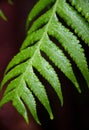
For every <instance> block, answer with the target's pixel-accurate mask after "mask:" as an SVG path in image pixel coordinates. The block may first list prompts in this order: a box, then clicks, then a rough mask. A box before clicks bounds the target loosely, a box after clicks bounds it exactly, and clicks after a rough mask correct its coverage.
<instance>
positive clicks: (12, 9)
mask: <svg viewBox="0 0 89 130" xmlns="http://www.w3.org/2000/svg"><path fill="white" fill-rule="evenodd" d="M35 3H36V0H15V1H14V5H9V4H8V3H7V0H0V9H2V10H3V11H4V13H5V15H6V16H7V19H8V21H7V22H5V21H3V20H2V19H1V18H0V82H1V80H2V78H3V73H4V70H5V68H6V66H7V64H8V62H9V61H10V60H11V59H12V57H13V56H14V55H15V54H16V53H17V52H18V51H19V48H20V46H21V44H22V42H23V40H24V38H25V20H26V17H27V14H28V12H29V10H31V8H32V7H33V5H34V4H35ZM83 46H84V48H85V52H86V56H87V60H88V62H89V58H88V56H89V48H88V47H87V46H85V45H83ZM74 69H75V71H76V75H77V77H78V80H79V83H80V85H81V89H82V93H81V94H79V93H78V92H77V91H76V89H75V88H74V86H73V85H72V84H71V83H70V81H69V80H67V79H66V77H65V76H64V75H63V74H62V73H60V78H61V83H62V91H63V96H64V106H63V107H61V106H60V102H59V100H58V98H57V96H56V94H55V92H54V91H53V90H52V89H50V87H49V89H47V91H48V95H49V98H50V101H51V106H52V109H53V113H54V117H55V118H54V120H53V121H51V120H50V119H49V116H48V114H47V112H46V111H45V110H44V108H43V107H42V105H41V104H40V103H39V101H38V100H37V108H38V115H39V118H40V120H41V123H42V126H39V125H37V124H36V122H35V121H34V119H33V118H32V116H31V114H30V113H29V119H30V123H29V125H27V124H26V123H25V121H24V120H23V118H22V117H21V116H20V115H19V114H18V112H17V111H16V110H15V108H13V107H12V105H11V103H8V104H6V105H4V107H3V108H2V109H1V110H0V130H48V129H53V130H80V129H84V130H89V90H88V88H87V87H86V83H85V81H84V79H83V77H82V76H81V74H80V73H78V70H77V68H76V67H74ZM65 81H66V82H65Z"/></svg>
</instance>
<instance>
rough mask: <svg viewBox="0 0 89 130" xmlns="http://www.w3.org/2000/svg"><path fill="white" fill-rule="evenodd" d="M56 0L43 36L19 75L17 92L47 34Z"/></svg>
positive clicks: (54, 10)
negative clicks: (23, 70)
mask: <svg viewBox="0 0 89 130" xmlns="http://www.w3.org/2000/svg"><path fill="white" fill-rule="evenodd" d="M58 1H59V0H56V2H55V4H54V6H53V11H52V15H51V16H50V19H49V21H48V23H47V25H46V28H45V31H44V33H43V36H42V38H41V39H40V40H39V42H38V46H37V48H36V50H35V52H34V54H33V56H32V57H31V58H30V59H29V60H28V61H27V62H28V65H27V68H26V70H25V72H24V73H23V74H22V75H21V79H20V82H19V85H18V87H17V88H16V91H17V93H18V89H19V86H20V85H21V82H22V81H23V80H24V77H25V75H26V74H27V72H28V70H29V66H32V63H33V60H34V59H35V56H37V55H38V54H39V49H40V46H41V44H42V43H43V41H44V38H45V36H46V34H47V32H48V28H49V26H50V24H51V21H52V19H53V17H54V14H55V12H56V8H57V4H58Z"/></svg>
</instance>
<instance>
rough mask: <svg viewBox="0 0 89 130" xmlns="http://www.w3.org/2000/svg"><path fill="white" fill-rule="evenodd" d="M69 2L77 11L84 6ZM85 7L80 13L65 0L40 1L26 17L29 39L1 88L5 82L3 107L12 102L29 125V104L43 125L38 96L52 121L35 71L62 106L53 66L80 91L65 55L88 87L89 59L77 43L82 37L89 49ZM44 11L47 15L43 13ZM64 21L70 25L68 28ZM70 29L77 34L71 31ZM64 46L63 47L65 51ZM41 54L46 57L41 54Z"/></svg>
mask: <svg viewBox="0 0 89 130" xmlns="http://www.w3.org/2000/svg"><path fill="white" fill-rule="evenodd" d="M69 1H70V2H71V3H72V4H73V6H75V7H76V9H78V4H79V3H80V5H81V2H80V1H79V2H76V0H74V1H72V0H69ZM85 7H86V4H85V5H84V6H82V5H81V11H79V9H78V10H75V9H74V8H73V7H72V6H71V5H70V4H68V3H67V2H66V1H65V0H49V1H48V0H39V1H38V2H37V4H36V5H35V6H34V8H33V9H32V11H31V12H30V14H29V16H28V18H27V23H26V29H27V30H28V31H27V36H26V38H25V40H24V42H23V44H22V46H21V48H20V52H19V53H18V54H17V55H16V56H15V57H14V58H13V59H12V61H11V62H10V63H9V65H8V66H7V69H6V71H5V75H4V78H3V81H2V83H1V89H2V88H3V86H4V85H5V84H6V83H8V86H7V88H6V90H5V92H4V95H3V98H2V100H1V101H0V107H2V106H3V105H4V104H5V103H7V102H9V101H12V104H13V106H14V107H15V108H16V109H17V111H18V112H19V113H20V114H21V115H22V116H23V117H24V119H25V120H26V122H27V123H28V120H29V119H28V115H27V110H26V107H25V105H26V106H27V107H28V108H29V110H30V112H31V113H32V115H33V117H34V118H35V120H36V121H37V122H38V123H39V124H40V121H39V118H38V115H37V110H36V101H35V97H37V98H38V100H39V101H40V102H41V104H42V105H43V106H44V107H45V109H46V110H47V111H48V113H49V115H50V118H51V119H53V114H52V110H51V106H50V102H49V99H48V96H47V92H46V90H45V86H44V85H43V83H42V81H41V80H40V78H39V76H38V75H37V74H36V72H35V71H34V70H35V69H36V71H37V72H38V73H39V74H40V75H41V76H42V78H43V79H45V80H46V81H47V82H48V83H49V84H50V86H51V87H52V88H53V90H54V91H55V92H56V94H57V95H58V97H59V99H60V102H61V105H63V96H62V91H61V83H60V79H59V77H58V75H57V72H56V70H55V67H54V66H56V67H57V68H58V69H60V70H61V71H62V72H63V73H64V75H65V76H66V77H67V78H68V79H69V80H70V81H71V82H72V83H73V86H75V87H76V88H77V90H78V91H79V92H81V90H80V87H79V83H78V81H77V79H76V76H75V74H74V72H73V68H72V63H71V60H70V59H69V58H68V57H67V56H66V54H65V52H66V53H68V54H69V55H70V57H71V58H72V60H73V61H74V62H75V64H76V66H77V67H78V68H79V69H80V71H81V74H82V75H83V77H84V78H85V80H86V83H87V85H88V87H89V69H88V64H87V59H86V57H85V53H84V49H83V47H82V45H81V42H80V41H79V40H78V38H79V37H80V38H81V39H82V40H83V41H84V43H86V45H88V46H89V23H88V15H87V14H88V13H89V11H88V9H85ZM43 11H45V12H44V13H43V14H41V13H42V12H43ZM79 12H80V13H79ZM39 14H40V16H39ZM82 15H84V16H85V18H84V17H82ZM61 19H62V20H64V21H65V24H67V25H68V26H65V25H64V24H63V23H62V22H61ZM31 24H32V25H31ZM30 25H31V27H30ZM29 27H30V28H29ZM70 28H72V29H73V30H74V32H71V30H70ZM85 32H86V34H85ZM75 33H76V34H75ZM52 38H54V40H53V39H52ZM56 42H57V43H56ZM61 47H63V50H62V49H61ZM64 50H65V52H64ZM42 52H43V53H44V55H45V56H46V58H45V56H43V55H42ZM47 58H48V59H47ZM34 96H35V97H34Z"/></svg>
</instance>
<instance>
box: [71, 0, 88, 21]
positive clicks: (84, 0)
mask: <svg viewBox="0 0 89 130" xmlns="http://www.w3.org/2000/svg"><path fill="white" fill-rule="evenodd" d="M69 2H70V3H71V4H72V5H73V6H75V8H76V9H77V11H78V12H80V13H81V14H82V15H83V16H84V17H85V18H86V19H87V21H88V22H89V0H69Z"/></svg>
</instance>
